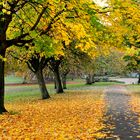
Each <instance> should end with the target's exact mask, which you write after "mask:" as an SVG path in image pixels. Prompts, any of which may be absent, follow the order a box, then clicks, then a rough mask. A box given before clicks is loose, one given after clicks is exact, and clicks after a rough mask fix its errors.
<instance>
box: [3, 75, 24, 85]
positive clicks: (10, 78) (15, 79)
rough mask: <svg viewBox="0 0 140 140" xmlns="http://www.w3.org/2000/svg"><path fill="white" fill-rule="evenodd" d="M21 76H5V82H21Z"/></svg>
mask: <svg viewBox="0 0 140 140" xmlns="http://www.w3.org/2000/svg"><path fill="white" fill-rule="evenodd" d="M22 82H23V78H22V77H16V76H14V75H8V76H6V77H5V83H6V84H11V83H22Z"/></svg>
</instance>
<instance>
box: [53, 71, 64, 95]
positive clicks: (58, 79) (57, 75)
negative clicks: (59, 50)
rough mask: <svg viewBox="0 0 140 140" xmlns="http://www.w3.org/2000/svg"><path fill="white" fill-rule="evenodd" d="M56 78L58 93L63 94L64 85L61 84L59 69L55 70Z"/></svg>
mask: <svg viewBox="0 0 140 140" xmlns="http://www.w3.org/2000/svg"><path fill="white" fill-rule="evenodd" d="M53 73H54V76H55V81H56V93H63V92H64V91H63V88H62V83H61V78H60V74H59V69H58V68H55V69H54V70H53Z"/></svg>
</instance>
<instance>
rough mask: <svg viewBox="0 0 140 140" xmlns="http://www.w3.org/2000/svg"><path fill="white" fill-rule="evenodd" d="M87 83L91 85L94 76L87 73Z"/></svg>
mask: <svg viewBox="0 0 140 140" xmlns="http://www.w3.org/2000/svg"><path fill="white" fill-rule="evenodd" d="M86 84H87V85H91V84H92V76H91V75H90V74H88V75H87V77H86Z"/></svg>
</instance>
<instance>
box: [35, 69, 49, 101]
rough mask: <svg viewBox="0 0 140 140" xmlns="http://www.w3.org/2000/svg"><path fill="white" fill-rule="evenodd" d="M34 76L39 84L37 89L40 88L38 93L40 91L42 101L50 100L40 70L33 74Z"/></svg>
mask: <svg viewBox="0 0 140 140" xmlns="http://www.w3.org/2000/svg"><path fill="white" fill-rule="evenodd" d="M35 75H36V78H37V80H38V84H39V88H40V91H41V95H42V99H48V98H50V95H49V93H48V90H47V88H46V84H45V80H44V77H43V73H42V70H41V69H39V70H38V71H37V72H36V73H35Z"/></svg>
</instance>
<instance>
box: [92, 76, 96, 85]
mask: <svg viewBox="0 0 140 140" xmlns="http://www.w3.org/2000/svg"><path fill="white" fill-rule="evenodd" d="M92 83H95V79H94V75H92Z"/></svg>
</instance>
